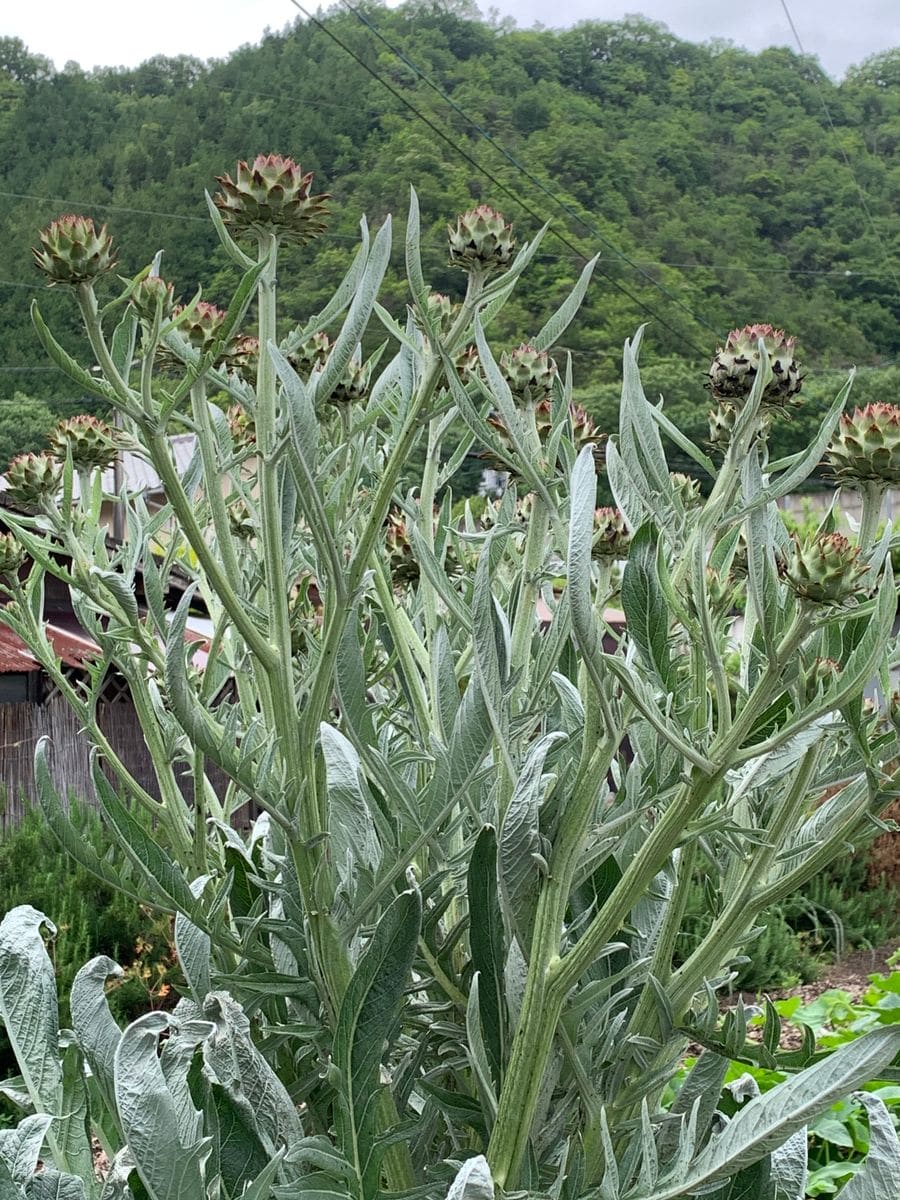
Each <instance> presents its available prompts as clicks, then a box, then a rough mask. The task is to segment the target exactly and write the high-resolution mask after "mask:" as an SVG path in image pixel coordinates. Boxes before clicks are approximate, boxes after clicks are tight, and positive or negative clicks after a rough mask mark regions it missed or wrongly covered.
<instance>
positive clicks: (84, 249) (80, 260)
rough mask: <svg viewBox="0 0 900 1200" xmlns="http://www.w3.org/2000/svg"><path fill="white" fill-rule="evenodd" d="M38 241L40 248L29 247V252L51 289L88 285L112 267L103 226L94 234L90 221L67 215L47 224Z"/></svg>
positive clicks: (109, 244)
mask: <svg viewBox="0 0 900 1200" xmlns="http://www.w3.org/2000/svg"><path fill="white" fill-rule="evenodd" d="M38 237H39V238H40V240H41V245H40V247H37V246H35V247H33V248H32V251H31V252H32V254H33V255H34V261H35V264H36V266H37V267H38V269H39V270H41V271H43V272H44V274H45V275H46V276H47V279H48V282H49V284H50V286H51V287H53V286H54V285H55V284H58V283H68V284H71V285H72V286H77V285H78V284H80V283H89V282H90V281H91V280H92V279H96V278H97V276H98V275H104V274H106V272H107V271H111V270H112V269H113V267H114V266H115V265H116V256H115V252H114V251H113V244H112V238H111V237H110V235H109V234H108V233H107V230H106V226H105V225H104V226H102V228H101V229H100V230H99V231H98V230H96V229H95V228H94V222H93V220H92V219H91V218H90V217H79V216H76V215H75V214H73V213H68V214H67V215H66V216H64V217H58V218H57V220H55V221H51V222H50V224H49V225H48V226H47V228H46V229H43V230H41V232H40V233H39V234H38Z"/></svg>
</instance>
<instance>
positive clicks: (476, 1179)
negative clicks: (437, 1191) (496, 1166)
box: [447, 1154, 494, 1200]
mask: <svg viewBox="0 0 900 1200" xmlns="http://www.w3.org/2000/svg"><path fill="white" fill-rule="evenodd" d="M447 1200H494V1180H493V1178H492V1177H491V1168H490V1167H489V1166H488V1161H487V1159H486V1158H485V1157H484V1155H483V1154H479V1155H477V1156H476V1157H475V1158H469V1159H466V1161H465V1162H464V1163H463V1165H462V1166H461V1167H460V1169H459V1170H458V1171H457V1173H456V1178H455V1179H454V1180H453V1182H452V1183H451V1184H450V1189H449V1191H448V1192H447Z"/></svg>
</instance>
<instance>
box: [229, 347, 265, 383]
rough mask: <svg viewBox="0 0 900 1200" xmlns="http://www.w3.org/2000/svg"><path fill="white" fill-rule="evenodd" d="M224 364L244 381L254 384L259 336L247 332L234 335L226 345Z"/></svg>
mask: <svg viewBox="0 0 900 1200" xmlns="http://www.w3.org/2000/svg"><path fill="white" fill-rule="evenodd" d="M225 365H226V366H227V367H228V370H229V371H234V372H235V374H236V375H239V376H240V378H241V379H242V380H243V381H244V383H249V384H251V385H252V384H254V383H255V382H256V372H257V368H258V367H259V338H257V337H252V336H250V335H249V334H241V335H240V337H236V338H235V339H234V341H233V342H232V343H231V345H230V346H229V347H228V350H227V353H226V358H225Z"/></svg>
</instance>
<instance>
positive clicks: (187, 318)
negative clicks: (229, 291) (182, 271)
mask: <svg viewBox="0 0 900 1200" xmlns="http://www.w3.org/2000/svg"><path fill="white" fill-rule="evenodd" d="M227 315H228V314H227V313H226V312H225V310H224V309H223V308H216V306H215V304H209V303H207V301H206V300H200V301H199V302H198V303H197V304H195V305H194V306H193V307H186V306H185V305H183V304H176V305H175V308H174V310H173V311H172V318H173V320H176V321H178V332H179V333H180V334H181V336H182V337H183V338H185V340H186V341H187V342H188V343H189V344H190V345H191V346H193V348H194V349H195V350H197V351H199V353H200V354H205V353H206V352H207V350H209V349H210V348H211V346H212V345H213V343H214V342H215V341H216V339H217V338H218V336H219V332H220V330H221V328H222V323H223V322H224V320H225V318H226V316H227ZM227 357H228V347H227V346H226V347H223V349H222V352H221V354H220V355H219V356H218V357H217V359H216V362H215V364H214V365H215V366H220V365H221V364H222V363H223V362H225V360H226V359H227ZM156 359H157V362H158V363H159V365H160V366H161V367H163V368H166V369H175V370H177V369H178V368H179V367H183V366H184V363H183V362H182V360H181V359H180V358H179V357H178V355H177V354H175V353H174V351H172V350H170V349H169V347H168V346H165V345H161V346H158V347H157V350H156Z"/></svg>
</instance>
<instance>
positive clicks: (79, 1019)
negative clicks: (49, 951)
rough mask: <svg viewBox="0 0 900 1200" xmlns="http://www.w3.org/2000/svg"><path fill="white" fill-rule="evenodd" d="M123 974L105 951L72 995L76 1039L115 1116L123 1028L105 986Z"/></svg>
mask: <svg viewBox="0 0 900 1200" xmlns="http://www.w3.org/2000/svg"><path fill="white" fill-rule="evenodd" d="M124 974H125V972H124V971H123V970H122V968H121V967H120V966H119V964H118V963H116V962H113V960H112V959H111V958H107V957H106V955H105V954H101V955H98V956H97V957H96V958H92V959H91V961H90V962H89V963H87V964H86V965H85V966H83V967H82V968H81V970H80V971H79V972H78V974H77V975H76V976H75V979H74V982H73V983H72V990H71V993H70V995H69V1007H70V1009H71V1013H72V1028H73V1030H74V1032H75V1038H76V1040H77V1042H78V1045H79V1046H80V1047H81V1052H82V1053H83V1054H84V1057H85V1058H86V1059H87V1061H88V1065H89V1066H90V1068H91V1071H92V1072H93V1074H94V1076H95V1078H96V1079H97V1082H98V1084H99V1086H100V1090H101V1092H102V1093H103V1097H104V1099H105V1101H106V1105H107V1107H108V1109H109V1111H110V1113H112V1114H113V1115H115V1112H116V1103H115V1088H114V1084H113V1073H114V1066H115V1057H116V1047H117V1046H118V1044H119V1041H120V1040H121V1037H122V1031H121V1029H120V1028H119V1026H118V1025H117V1024H116V1022H115V1020H114V1019H113V1015H112V1013H111V1012H110V1011H109V1003H108V1001H107V999H106V991H105V988H104V985H105V983H106V981H107V979H121V978H122V976H123V975H124Z"/></svg>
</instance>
